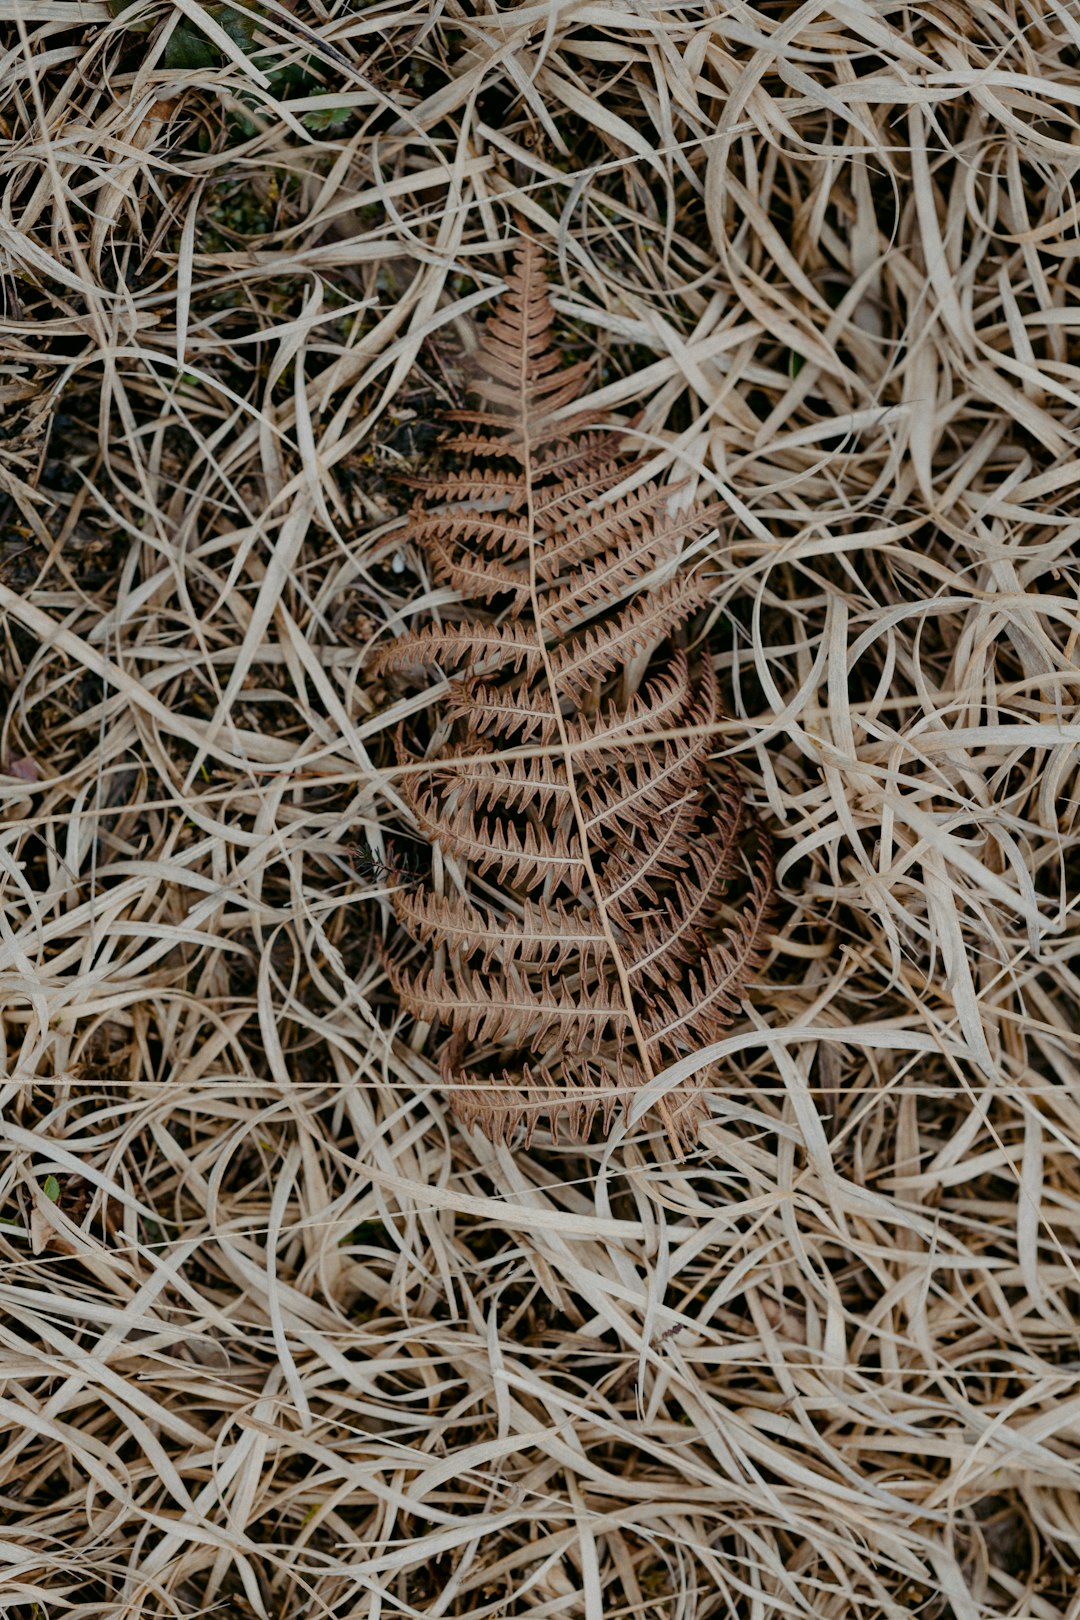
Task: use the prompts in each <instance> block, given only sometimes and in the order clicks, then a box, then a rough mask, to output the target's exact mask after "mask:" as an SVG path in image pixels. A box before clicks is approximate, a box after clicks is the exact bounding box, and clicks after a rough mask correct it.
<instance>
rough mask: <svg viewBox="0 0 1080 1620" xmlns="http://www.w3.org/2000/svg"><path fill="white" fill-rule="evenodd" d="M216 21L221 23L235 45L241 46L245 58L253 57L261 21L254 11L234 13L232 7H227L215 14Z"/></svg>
mask: <svg viewBox="0 0 1080 1620" xmlns="http://www.w3.org/2000/svg"><path fill="white" fill-rule="evenodd" d="M215 21H217V22H219V23H220V24H221V26H222V28H223V29H224V30H225V32H226V33H227V34H228V36H229V38H230V39H231V40H232V42H233V44H234V45H239V47H240V49H241V50H242V51H243V53H244V55H245V56H251V55H252V53H253V52H254V50H255V27H256V24H257V23H258V21H259V18H258V14H257V13H256V12H254V11H234V10H233V8H232V6H226V7H225V9H224V11H222V12H220V13H215Z"/></svg>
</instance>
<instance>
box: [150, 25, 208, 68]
mask: <svg viewBox="0 0 1080 1620" xmlns="http://www.w3.org/2000/svg"><path fill="white" fill-rule="evenodd" d="M161 65H162V67H167V68H208V67H220V65H221V52H220V51H219V50H218V48H217V46H216V45H215V44H214V43H213V41H212V40H209V39H207V37H206V35H205V34H204V33H203V32H202V30H201V29H199V28H196V27H195V26H194V24H192V23H189V22H179V23H177V25H176V27H175V28H174V29H173V31H172V33H171V34H170V35H169V40H168V44H167V45H166V46H165V50H164V52H163V54H162V58H161Z"/></svg>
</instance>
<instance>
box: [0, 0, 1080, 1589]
mask: <svg viewBox="0 0 1080 1620" xmlns="http://www.w3.org/2000/svg"><path fill="white" fill-rule="evenodd" d="M114 11H115V13H116V15H114ZM0 46H2V53H0V141H2V143H3V144H2V146H0V614H2V628H3V663H2V666H0V686H2V708H3V715H4V724H3V731H2V734H0V883H2V905H0V1040H2V1052H0V1064H2V1077H0V1142H2V1150H3V1151H2V1155H0V1222H2V1224H0V1516H2V1519H3V1531H2V1536H0V1610H2V1611H3V1613H4V1614H5V1615H10V1616H11V1617H12V1620H59V1617H67V1616H79V1617H85V1620H121V1617H124V1620H150V1617H154V1620H158V1617H166V1616H168V1617H177V1620H179V1617H184V1620H188V1617H191V1620H193V1617H195V1616H203V1615H214V1616H220V1617H222V1620H233V1617H236V1620H241V1617H245V1620H246V1617H251V1616H259V1617H261V1620H360V1617H364V1620H391V1617H406V1616H409V1617H416V1616H424V1617H431V1620H436V1617H440V1616H447V1617H461V1620H466V1617H467V1620H504V1617H511V1616H513V1617H516V1616H524V1615H529V1616H533V1617H536V1620H540V1617H552V1620H554V1617H566V1620H575V1617H579V1616H580V1617H584V1620H618V1617H626V1620H630V1617H640V1620H712V1617H714V1616H715V1617H716V1620H781V1617H783V1620H797V1617H803V1616H806V1617H813V1620H902V1617H906V1616H910V1615H917V1616H920V1617H923V1620H991V1617H994V1620H997V1617H1006V1616H1012V1617H1015V1620H1078V1617H1080V1596H1078V1591H1080V1550H1078V1549H1080V1397H1078V1396H1077V1393H1076V1391H1077V1373H1078V1370H1080V1329H1078V1322H1077V1318H1078V1312H1080V1278H1078V1272H1077V1263H1078V1257H1080V1068H1078V1049H1077V1042H1078V1028H1080V1022H1078V1016H1077V1013H1078V998H1077V992H1078V989H1080V983H1078V979H1077V970H1076V969H1075V968H1074V966H1073V963H1074V960H1075V959H1076V955H1077V953H1078V951H1080V925H1078V919H1077V915H1076V906H1077V899H1078V878H1080V853H1078V837H1077V832H1076V830H1075V822H1076V816H1077V763H1078V759H1080V755H1078V745H1080V720H1078V718H1077V714H1076V703H1077V692H1078V684H1080V662H1078V658H1077V653H1078V648H1080V571H1078V569H1077V565H1076V559H1077V543H1078V539H1080V518H1078V517H1077V515H1076V501H1077V487H1078V485H1080V188H1078V186H1077V183H1076V182H1077V177H1078V176H1080V88H1078V86H1080V12H1078V11H1077V8H1076V6H1075V5H1074V4H1073V3H1071V0H997V3H995V4H987V5H980V6H975V7H972V6H968V5H964V4H959V3H952V0H925V3H922V0H920V3H912V4H906V5H901V4H890V3H886V0H808V3H805V4H801V5H800V4H794V3H787V0H784V3H781V0H776V3H767V0H765V3H762V4H759V5H751V4H749V3H747V0H663V3H661V0H656V3H654V4H651V5H650V4H647V3H646V4H637V3H635V0H567V3H562V0H546V3H545V4H543V5H540V4H532V3H529V0H524V3H522V4H519V5H517V6H515V7H501V8H500V7H499V6H497V5H495V4H488V5H476V6H471V5H469V4H467V3H462V0H446V3H445V4H443V3H442V0H439V3H438V4H435V3H432V4H430V5H429V4H424V3H421V4H418V5H416V6H410V5H407V4H397V3H395V0H381V3H376V4H373V5H363V4H360V3H358V0H327V3H326V4H323V3H319V0H316V3H312V4H310V5H308V4H305V3H302V0H294V3H292V4H286V3H284V0H260V4H259V5H258V7H257V8H255V9H253V10H243V11H241V10H230V9H229V8H228V7H224V6H221V5H213V6H210V7H209V8H206V7H204V6H203V5H201V4H200V3H199V0H176V3H175V5H170V4H169V3H167V0H133V3H132V4H131V5H129V6H127V8H126V9H123V8H122V7H121V6H120V5H115V6H114V7H113V8H112V9H110V6H109V5H107V4H104V3H99V0H0ZM523 227H524V228H527V229H528V230H530V231H532V232H534V233H535V234H537V235H538V236H540V237H542V238H543V239H544V240H545V241H546V242H547V243H548V244H549V249H550V263H549V269H550V282H551V288H552V293H553V297H554V302H555V307H556V310H557V314H558V319H559V323H560V340H561V341H562V343H563V344H564V345H565V347H566V349H567V352H568V353H571V354H572V355H573V356H574V357H575V358H579V359H580V358H583V357H585V358H592V359H593V360H594V362H595V385H594V387H593V391H592V393H591V394H589V395H588V396H587V397H586V399H585V401H584V402H583V403H584V404H585V405H586V406H587V405H588V404H589V402H590V401H592V402H594V403H595V404H596V405H597V407H598V408H599V407H600V406H601V405H602V406H604V407H605V408H609V409H613V410H615V411H616V412H619V413H622V415H623V417H624V418H625V420H626V421H627V422H628V423H629V422H632V423H633V429H634V432H635V433H637V434H638V435H639V436H640V437H641V440H642V443H645V444H647V445H648V446H649V447H650V449H651V451H652V452H653V453H654V454H655V456H656V461H657V466H658V468H660V469H662V470H664V471H665V472H669V473H670V475H671V477H672V478H684V479H685V478H689V479H690V480H691V481H693V482H694V483H695V485H696V486H697V488H698V489H699V491H702V492H705V493H711V494H712V496H713V497H714V498H715V499H716V500H717V501H718V502H719V503H720V504H721V506H722V509H723V512H724V514H725V516H724V521H723V524H722V526H721V527H722V532H721V533H719V534H718V536H717V539H716V541H715V546H714V553H715V555H714V561H715V563H716V567H717V569H718V570H719V572H720V575H721V583H720V585H719V586H718V590H717V596H716V612H715V616H714V622H713V627H712V630H711V632H710V634H711V636H712V647H713V651H714V656H715V659H716V662H717V667H718V669H719V671H720V675H721V678H722V683H723V689H724V695H725V702H726V706H727V711H728V714H729V717H730V718H729V720H728V722H727V723H726V724H725V725H724V727H723V728H722V734H718V736H717V749H718V750H722V751H724V752H726V753H728V754H731V755H733V756H734V757H736V758H737V759H738V760H739V761H740V763H741V768H742V771H743V775H744V779H745V781H746V783H747V785H748V791H749V792H750V794H751V796H752V798H753V800H754V803H755V804H756V806H757V809H758V810H759V812H760V814H761V816H762V818H763V819H764V821H765V822H766V823H767V824H768V826H769V828H770V829H771V831H772V834H773V837H774V840H775V846H776V851H777V861H778V896H779V898H778V905H777V910H776V913H775V916H774V919H773V928H774V935H773V938H772V940H771V944H770V951H769V956H768V960H767V962H766V963H765V965H764V967H763V969H762V971H761V973H760V975H759V977H758V979H757V981H756V982H755V984H754V985H753V986H752V987H751V988H750V990H749V991H748V993H747V995H746V997H745V1001H744V1004H743V1008H742V1012H741V1015H740V1017H739V1020H738V1021H737V1022H736V1024H735V1025H734V1026H733V1028H732V1031H731V1036H730V1040H729V1042H728V1044H727V1048H726V1053H727V1055H726V1057H725V1059H724V1083H723V1084H722V1085H721V1086H719V1087H718V1088H717V1090H716V1093H715V1097H714V1099H713V1104H712V1115H711V1119H710V1121H709V1123H708V1124H707V1125H706V1126H705V1127H704V1130H703V1132H702V1138H701V1143H700V1145H699V1147H698V1148H697V1149H696V1151H694V1152H693V1153H692V1154H690V1155H689V1156H688V1157H686V1158H685V1159H682V1160H676V1159H675V1158H673V1156H672V1154H671V1153H670V1152H669V1151H668V1149H667V1148H666V1147H665V1144H664V1142H663V1141H662V1140H661V1139H660V1137H659V1136H658V1134H657V1133H655V1132H649V1131H647V1130H643V1129H642V1128H640V1127H625V1126H622V1127H620V1129H619V1130H617V1131H616V1132H615V1133H614V1134H613V1135H612V1136H611V1138H610V1139H608V1140H602V1139H601V1138H600V1136H599V1134H597V1135H596V1136H595V1138H594V1139H593V1140H591V1141H590V1142H589V1143H587V1144H585V1145H581V1144H575V1143H572V1142H567V1141H566V1140H564V1139H561V1140H559V1141H557V1142H553V1141H552V1140H551V1139H550V1137H545V1136H544V1135H543V1134H542V1133H541V1134H538V1135H537V1137H536V1138H535V1140H534V1141H533V1142H532V1143H531V1145H530V1146H529V1147H528V1148H527V1149H525V1148H523V1147H520V1146H518V1147H510V1148H504V1147H498V1148H497V1147H494V1146H492V1145H491V1144H490V1143H487V1142H486V1141H484V1140H481V1139H479V1138H477V1137H476V1136H475V1135H473V1134H471V1133H468V1132H466V1131H464V1130H463V1129H462V1128H461V1127H460V1125H459V1124H457V1123H456V1122H455V1120H454V1119H453V1117H452V1116H451V1114H450V1111H449V1109H448V1106H447V1099H446V1097H445V1095H444V1094H443V1092H442V1090H441V1089H440V1086H439V1083H438V1073H437V1070H436V1068H434V1067H433V1066H432V1063H431V1061H430V1060H429V1057H428V1055H427V1053H426V1052H425V1050H424V1049H423V1048H422V1046H420V1045H419V1043H417V1042H416V1041H415V1040H412V1041H410V1029H409V1026H408V1024H407V1022H405V1021H403V1020H402V1019H401V1018H400V1017H399V1016H398V1015H397V1013H396V1011H395V1008H394V1005H393V999H392V996H391V994H390V992H389V989H388V986H387V982H386V978H385V974H384V971H383V965H382V960H383V959H382V956H381V954H380V945H381V940H382V937H383V934H384V931H385V928H386V925H387V920H388V911H387V905H386V891H387V878H388V875H387V873H386V872H385V870H383V869H382V868H381V867H380V865H379V859H380V853H379V852H380V851H381V850H382V849H383V848H384V845H383V842H382V840H383V836H384V834H385V832H386V830H387V829H392V828H394V827H400V826H401V825H402V822H401V806H400V801H399V799H398V797H397V795H396V792H395V787H394V777H393V771H392V769H391V768H390V764H389V762H390V761H391V760H392V757H393V753H392V738H391V737H390V736H389V734H388V722H387V718H386V713H385V709H384V708H380V705H379V703H378V702H377V701H375V700H374V699H373V698H372V695H371V693H370V691H369V689H368V687H367V685H366V683H365V673H364V662H365V655H366V652H367V649H368V646H369V644H370V640H371V637H372V634H373V630H372V627H373V625H378V624H386V623H387V622H388V621H389V622H391V623H400V622H403V621H404V620H406V619H408V617H409V616H410V614H411V613H412V612H413V609H414V607H415V602H416V597H417V593H418V591H420V590H422V586H421V585H420V584H419V583H418V580H417V578H416V576H415V574H414V572H413V571H412V569H411V566H409V565H408V559H407V558H406V557H405V555H404V553H403V551H402V547H401V542H400V530H401V526H402V517H403V512H404V509H405V504H406V500H405V498H404V497H403V495H402V485H401V482H400V479H399V477H398V475H400V474H401V473H402V472H405V473H409V472H415V471H416V470H418V469H421V468H422V467H423V466H424V464H425V458H426V457H428V456H429V455H430V450H431V445H432V443H433V442H434V438H435V434H436V429H437V423H438V421H439V418H440V416H441V414H442V413H443V412H444V411H445V410H446V408H447V406H448V405H450V404H453V403H454V402H455V400H456V399H458V397H459V395H460V391H461V383H462V375H463V365H464V356H465V355H466V352H467V350H468V349H469V347H470V345H471V344H472V343H473V342H474V341H475V335H476V332H477V329H478V326H479V323H480V322H481V321H482V320H483V318H484V315H485V312H486V310H487V309H488V308H489V307H490V305H491V302H492V300H493V298H494V297H495V296H497V294H498V292H499V290H500V287H501V286H502V279H501V278H502V276H503V274H504V272H505V270H506V268H507V266H508V264H509V252H510V250H511V249H512V247H513V243H514V240H515V237H516V234H517V233H518V231H519V230H520V229H522V228H523Z"/></svg>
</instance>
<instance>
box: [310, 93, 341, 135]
mask: <svg viewBox="0 0 1080 1620" xmlns="http://www.w3.org/2000/svg"><path fill="white" fill-rule="evenodd" d="M327 99H329V98H327ZM352 116H353V109H352V108H351V107H335V106H334V105H333V104H332V103H331V105H330V106H328V107H313V108H312V110H311V112H309V113H305V114H304V116H303V118H302V119H301V123H302V124H303V126H304V128H305V129H310V130H311V132H312V134H313V135H314V134H318V133H319V131H320V130H336V129H344V127H345V125H346V124H347V123H348V122H349V120H350V119H351V118H352Z"/></svg>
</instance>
